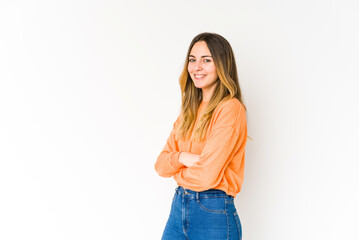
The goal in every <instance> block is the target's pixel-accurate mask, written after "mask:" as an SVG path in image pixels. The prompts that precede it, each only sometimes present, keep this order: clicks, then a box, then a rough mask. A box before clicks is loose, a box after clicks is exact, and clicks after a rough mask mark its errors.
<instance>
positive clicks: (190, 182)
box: [174, 104, 246, 191]
mask: <svg viewBox="0 0 359 240" xmlns="http://www.w3.org/2000/svg"><path fill="white" fill-rule="evenodd" d="M245 124H246V119H245V111H243V108H242V107H241V106H239V105H233V104H224V106H222V108H221V109H220V110H219V111H218V113H217V114H215V115H214V123H213V127H212V129H211V131H210V133H209V136H208V137H207V141H206V145H205V146H204V148H203V150H202V152H201V155H200V158H199V161H198V162H196V163H195V164H193V165H192V166H191V167H188V168H187V167H186V168H182V169H181V170H180V171H179V172H178V173H176V174H175V175H174V179H175V180H176V181H177V182H178V183H179V184H180V185H182V186H185V187H187V188H189V189H194V190H196V191H204V190H207V189H210V188H213V187H216V186H218V184H219V183H220V182H221V180H222V178H223V175H224V172H225V170H226V167H227V166H228V164H229V162H230V161H231V160H232V159H233V156H234V154H235V153H236V152H237V151H238V149H239V146H240V145H241V142H240V141H243V139H244V137H243V136H240V135H243V131H242V130H241V129H243V127H245Z"/></svg>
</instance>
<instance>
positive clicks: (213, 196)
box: [162, 186, 242, 240]
mask: <svg viewBox="0 0 359 240" xmlns="http://www.w3.org/2000/svg"><path fill="white" fill-rule="evenodd" d="M202 239H203V240H225V239H226V240H241V239H242V226H241V222H240V220H239V216H238V213H237V210H236V207H235V206H234V202H233V197H232V196H230V195H227V194H226V193H225V192H224V191H222V190H219V189H210V190H207V191H203V192H196V191H192V190H189V189H184V188H183V187H181V186H178V187H177V188H176V192H175V194H174V196H173V199H172V206H171V212H170V215H169V218H168V220H167V224H166V227H165V230H164V232H163V235H162V240H202Z"/></svg>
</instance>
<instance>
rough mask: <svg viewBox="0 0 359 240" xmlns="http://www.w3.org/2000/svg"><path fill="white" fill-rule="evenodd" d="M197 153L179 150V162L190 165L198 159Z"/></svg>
mask: <svg viewBox="0 0 359 240" xmlns="http://www.w3.org/2000/svg"><path fill="white" fill-rule="evenodd" d="M199 156H200V155H198V154H194V153H190V152H181V154H180V155H179V162H180V163H182V164H184V165H186V167H190V166H192V165H193V164H194V163H196V162H198V160H199Z"/></svg>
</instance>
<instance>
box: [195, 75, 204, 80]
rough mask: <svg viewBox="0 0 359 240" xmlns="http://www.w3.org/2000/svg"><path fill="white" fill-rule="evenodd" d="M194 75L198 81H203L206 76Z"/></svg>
mask: <svg viewBox="0 0 359 240" xmlns="http://www.w3.org/2000/svg"><path fill="white" fill-rule="evenodd" d="M193 75H194V78H195V79H197V80H201V79H203V78H204V77H205V76H206V75H204V74H193Z"/></svg>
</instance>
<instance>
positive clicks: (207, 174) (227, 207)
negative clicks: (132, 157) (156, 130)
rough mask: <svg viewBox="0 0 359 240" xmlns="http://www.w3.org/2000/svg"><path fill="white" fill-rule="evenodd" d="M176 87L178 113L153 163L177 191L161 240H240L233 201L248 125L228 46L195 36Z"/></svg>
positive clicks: (240, 179)
mask: <svg viewBox="0 0 359 240" xmlns="http://www.w3.org/2000/svg"><path fill="white" fill-rule="evenodd" d="M179 83H180V87H181V92H182V106H181V113H180V114H179V116H178V118H177V120H176V121H175V122H174V124H173V129H172V131H171V134H170V136H169V137H168V139H167V142H166V145H165V146H164V148H163V150H162V152H161V153H160V155H159V156H158V158H157V161H156V163H155V169H156V171H157V173H158V175H160V176H162V177H172V176H173V178H174V179H175V181H176V182H177V185H178V186H177V188H176V190H175V194H174V197H173V200H172V206H171V212H170V216H169V218H168V221H167V224H166V227H165V230H164V232H163V235H162V240H169V239H176V240H179V239H190V240H191V239H193V240H200V239H206V240H212V239H213V240H214V239H215V240H221V239H236V240H238V239H241V238H242V227H241V222H240V220H239V217H238V213H237V210H236V208H235V205H234V202H233V200H234V198H235V197H236V195H237V193H239V192H240V190H241V187H242V183H243V174H244V158H245V145H246V141H247V122H246V108H245V106H244V104H243V102H242V95H241V90H240V87H239V83H238V77H237V68H236V62H235V59H234V55H233V51H232V48H231V46H230V44H229V43H228V41H227V40H226V39H225V38H223V37H222V36H220V35H218V34H214V33H201V34H199V35H197V36H196V37H195V38H194V39H193V40H192V42H191V44H190V46H189V49H188V52H187V57H186V62H185V65H184V69H183V72H182V74H181V76H180V80H179Z"/></svg>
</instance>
